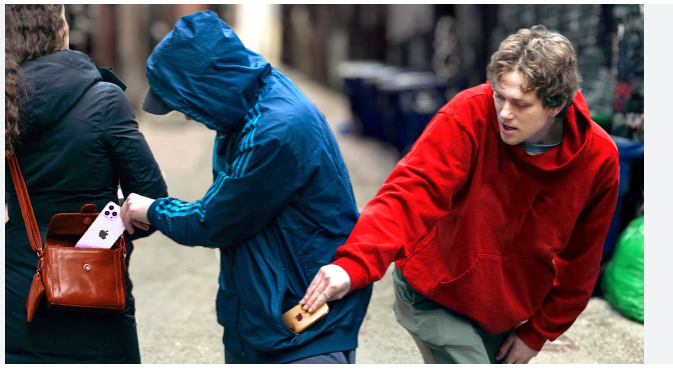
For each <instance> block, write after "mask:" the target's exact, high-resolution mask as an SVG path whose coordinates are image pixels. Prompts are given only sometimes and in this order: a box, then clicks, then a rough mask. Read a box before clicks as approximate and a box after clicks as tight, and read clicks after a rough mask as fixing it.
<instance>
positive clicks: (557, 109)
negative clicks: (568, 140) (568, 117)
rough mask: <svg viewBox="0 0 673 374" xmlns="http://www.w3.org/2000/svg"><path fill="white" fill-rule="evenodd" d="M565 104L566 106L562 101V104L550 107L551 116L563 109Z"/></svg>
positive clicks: (556, 114)
mask: <svg viewBox="0 0 673 374" xmlns="http://www.w3.org/2000/svg"><path fill="white" fill-rule="evenodd" d="M565 106H566V101H564V102H563V104H561V105H560V106H559V107H556V108H554V109H552V110H551V115H552V117H556V116H558V114H559V113H561V111H562V110H563V108H565Z"/></svg>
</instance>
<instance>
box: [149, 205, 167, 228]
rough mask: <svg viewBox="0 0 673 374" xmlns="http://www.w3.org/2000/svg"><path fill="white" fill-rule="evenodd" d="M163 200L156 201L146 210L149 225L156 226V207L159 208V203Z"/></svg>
mask: <svg viewBox="0 0 673 374" xmlns="http://www.w3.org/2000/svg"><path fill="white" fill-rule="evenodd" d="M163 200H164V199H156V200H154V202H153V203H152V205H150V207H149V209H147V220H148V221H150V225H152V226H156V219H157V207H158V206H159V203H160V202H161V201H163Z"/></svg>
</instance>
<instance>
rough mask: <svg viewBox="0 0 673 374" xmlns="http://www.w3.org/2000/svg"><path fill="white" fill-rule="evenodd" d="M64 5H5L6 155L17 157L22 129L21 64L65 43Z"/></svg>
mask: <svg viewBox="0 0 673 374" xmlns="http://www.w3.org/2000/svg"><path fill="white" fill-rule="evenodd" d="M62 12H63V5H44V4H40V5H28V4H20V5H17V4H14V5H11V4H8V5H5V154H6V155H9V154H12V153H14V149H15V147H16V145H17V144H18V142H19V136H20V135H21V130H22V128H23V125H22V123H21V114H20V110H19V108H20V101H21V100H22V98H25V87H24V79H23V72H22V70H21V64H23V63H24V62H26V61H30V60H33V59H35V58H37V57H40V56H44V55H48V54H51V53H54V52H58V51H59V50H60V49H61V48H62V47H63V45H64V43H65V36H66V35H65V32H64V22H63V18H62V17H61V13H62Z"/></svg>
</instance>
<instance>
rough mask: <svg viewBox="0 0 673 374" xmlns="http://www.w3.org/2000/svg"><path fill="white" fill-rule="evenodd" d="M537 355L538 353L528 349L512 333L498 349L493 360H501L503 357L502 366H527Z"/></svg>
mask: <svg viewBox="0 0 673 374" xmlns="http://www.w3.org/2000/svg"><path fill="white" fill-rule="evenodd" d="M537 354H538V351H536V350H534V349H532V348H530V347H529V346H528V345H526V343H524V342H523V340H521V338H519V336H518V335H517V334H516V333H514V332H512V333H511V334H510V335H509V337H508V338H507V340H506V341H505V343H504V344H503V345H502V347H500V351H499V352H498V355H497V356H496V357H495V359H496V360H501V359H502V358H503V357H505V362H503V363H504V364H527V363H528V361H530V359H531V358H533V357H535V356H537Z"/></svg>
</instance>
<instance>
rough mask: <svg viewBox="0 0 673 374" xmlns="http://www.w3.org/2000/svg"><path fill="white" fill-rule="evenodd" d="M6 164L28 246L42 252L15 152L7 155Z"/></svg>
mask: <svg viewBox="0 0 673 374" xmlns="http://www.w3.org/2000/svg"><path fill="white" fill-rule="evenodd" d="M7 164H8V165H9V170H10V172H11V173H12V182H14V189H16V196H17V197H18V199H19V205H20V206H21V215H22V216H23V222H24V223H25V224H26V232H27V233H28V240H29V241H30V246H31V247H33V251H35V252H36V253H37V254H38V255H40V254H41V253H42V237H41V236H40V229H39V228H38V227H37V221H36V220H35V213H34V212H33V206H32V205H31V203H30V198H29V197H28V190H27V189H26V182H25V181H24V180H23V175H22V174H21V169H20V168H19V161H18V160H17V159H16V155H15V154H11V155H8V156H7Z"/></svg>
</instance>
